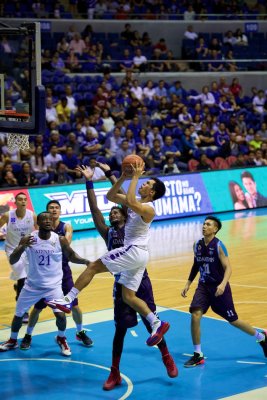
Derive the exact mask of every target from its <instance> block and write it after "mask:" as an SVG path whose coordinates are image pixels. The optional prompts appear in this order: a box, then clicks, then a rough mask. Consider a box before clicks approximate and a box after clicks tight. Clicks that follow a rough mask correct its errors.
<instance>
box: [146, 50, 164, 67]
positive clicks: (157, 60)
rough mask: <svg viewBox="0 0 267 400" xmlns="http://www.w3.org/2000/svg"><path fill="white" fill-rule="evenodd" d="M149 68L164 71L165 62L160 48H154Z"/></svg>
mask: <svg viewBox="0 0 267 400" xmlns="http://www.w3.org/2000/svg"><path fill="white" fill-rule="evenodd" d="M149 69H150V71H151V72H162V71H163V70H164V62H163V61H162V56H161V51H160V49H158V48H156V49H154V50H153V54H152V57H151V63H150V66H149Z"/></svg>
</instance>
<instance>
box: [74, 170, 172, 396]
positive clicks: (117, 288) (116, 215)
mask: <svg viewBox="0 0 267 400" xmlns="http://www.w3.org/2000/svg"><path fill="white" fill-rule="evenodd" d="M98 166H99V167H100V168H101V169H102V170H103V171H104V172H105V175H106V176H107V177H108V178H109V180H110V181H111V183H112V184H114V183H115V182H116V178H115V176H114V175H112V174H111V170H110V167H109V166H108V165H107V164H101V163H98ZM77 169H78V170H79V171H80V172H81V173H82V174H83V175H84V177H85V179H86V181H87V182H91V183H90V185H87V198H88V203H89V207H90V210H91V213H92V217H93V220H94V224H95V226H96V229H97V230H98V232H99V233H100V235H101V236H102V238H103V239H104V241H105V243H106V245H107V248H108V250H112V249H115V248H118V247H122V246H123V244H124V226H125V221H126V216H127V213H126V209H125V208H123V207H120V206H114V207H112V208H111V211H110V214H109V221H110V226H108V225H106V223H105V220H104V217H103V215H102V213H101V211H100V209H99V208H98V205H97V201H96V195H95V192H94V189H93V183H92V181H91V179H92V176H93V171H92V170H91V169H90V168H88V167H84V166H82V167H77ZM89 186H91V187H90V188H89ZM136 295H137V296H138V297H140V298H141V299H143V300H144V301H145V302H146V303H147V304H148V306H149V308H150V309H151V310H152V311H153V312H156V305H155V302H154V296H153V290H152V286H151V282H150V279H149V276H148V273H147V270H145V272H144V275H143V278H142V281H141V284H140V286H139V289H138V291H137V293H136ZM113 297H114V320H115V327H116V330H115V335H114V339H113V349H112V366H111V372H110V375H109V377H108V379H107V380H106V382H105V383H104V385H103V389H104V390H111V389H113V388H114V387H115V386H116V385H119V384H120V383H121V376H120V371H119V366H120V359H121V354H122V351H123V343H124V337H125V335H126V333H127V329H128V328H132V327H134V326H136V325H137V323H138V322H137V313H136V311H135V310H133V309H132V308H131V307H130V306H129V305H127V304H126V303H124V302H123V299H122V286H121V284H119V283H118V282H116V281H115V282H114V290H113ZM141 318H142V321H143V323H144V324H145V326H146V328H147V330H148V332H149V333H151V327H150V324H149V323H148V321H147V320H146V319H145V318H144V317H142V316H141ZM158 348H159V350H160V352H161V354H162V360H163V363H164V364H165V366H166V369H167V373H168V375H169V376H170V377H171V378H175V377H176V376H177V375H178V370H177V367H176V365H175V362H174V360H173V358H172V356H171V355H170V353H169V350H168V347H167V344H166V341H165V338H164V337H163V339H162V341H161V342H160V343H159V344H158Z"/></svg>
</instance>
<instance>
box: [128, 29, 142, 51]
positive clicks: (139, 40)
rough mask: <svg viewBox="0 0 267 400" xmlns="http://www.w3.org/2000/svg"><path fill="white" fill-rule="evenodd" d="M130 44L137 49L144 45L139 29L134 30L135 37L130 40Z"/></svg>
mask: <svg viewBox="0 0 267 400" xmlns="http://www.w3.org/2000/svg"><path fill="white" fill-rule="evenodd" d="M130 45H131V46H132V48H133V49H136V48H139V47H140V46H142V38H141V36H140V33H139V32H138V31H133V37H132V39H131V41H130Z"/></svg>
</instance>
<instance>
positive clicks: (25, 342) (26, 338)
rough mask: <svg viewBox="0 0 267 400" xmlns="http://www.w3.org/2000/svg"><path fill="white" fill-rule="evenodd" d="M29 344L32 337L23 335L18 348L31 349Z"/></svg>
mask: <svg viewBox="0 0 267 400" xmlns="http://www.w3.org/2000/svg"><path fill="white" fill-rule="evenodd" d="M31 342H32V336H31V335H28V333H26V334H25V336H24V338H23V339H22V341H21V342H20V346H19V348H20V349H21V350H29V349H30V347H31Z"/></svg>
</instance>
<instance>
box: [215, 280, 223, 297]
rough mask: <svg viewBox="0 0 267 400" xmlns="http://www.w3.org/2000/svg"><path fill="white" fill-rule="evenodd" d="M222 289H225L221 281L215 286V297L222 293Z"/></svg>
mask: <svg viewBox="0 0 267 400" xmlns="http://www.w3.org/2000/svg"><path fill="white" fill-rule="evenodd" d="M224 290H225V285H224V284H223V283H221V284H220V285H219V286H217V290H216V292H215V297H218V296H221V295H222V294H223V293H224Z"/></svg>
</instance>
